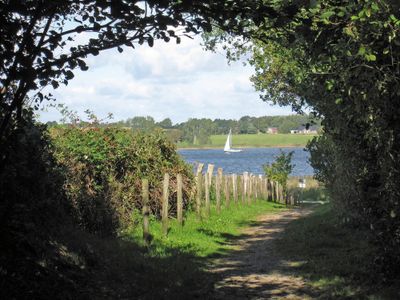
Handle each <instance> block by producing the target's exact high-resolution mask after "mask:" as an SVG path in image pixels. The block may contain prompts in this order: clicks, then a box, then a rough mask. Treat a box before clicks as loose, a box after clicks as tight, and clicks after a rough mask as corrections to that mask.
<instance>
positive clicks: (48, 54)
mask: <svg viewBox="0 0 400 300" xmlns="http://www.w3.org/2000/svg"><path fill="white" fill-rule="evenodd" d="M262 2H263V1H250V0H249V1H219V0H218V1H216V0H214V1H213V0H206V1H192V0H179V1H178V0H147V1H122V0H111V1H110V0H98V1H81V0H66V1H61V0H54V1H44V0H26V1H1V2H0V35H1V37H2V39H1V42H0V49H1V50H0V62H1V65H0V70H1V71H0V107H1V111H0V142H1V143H4V142H5V141H6V140H7V135H9V134H11V131H12V130H13V128H15V124H14V123H15V122H16V121H17V122H19V123H20V121H21V120H22V119H23V113H22V111H23V107H24V103H27V101H28V100H29V99H28V96H29V98H31V99H30V100H32V101H33V102H34V103H35V106H37V104H38V103H40V102H41V101H43V100H48V99H50V98H51V94H44V93H43V92H42V89H43V88H44V87H47V86H49V85H50V86H52V87H53V88H57V87H58V86H59V85H60V83H62V84H68V81H69V80H71V79H72V78H73V77H74V71H75V70H76V69H80V70H82V71H85V70H87V69H88V67H87V65H86V63H85V60H86V58H87V57H88V56H90V55H94V56H95V55H98V54H99V53H101V52H102V51H104V50H107V49H112V48H116V49H117V50H118V52H122V51H123V50H124V46H126V47H131V48H134V47H135V46H136V45H142V44H147V45H148V46H150V47H151V46H153V44H154V42H155V40H163V41H165V42H168V41H170V40H171V39H172V40H175V41H176V43H178V44H179V43H180V41H181V37H182V36H185V35H190V34H197V33H199V32H204V31H209V30H211V22H213V23H214V24H218V26H219V27H221V28H225V29H226V30H230V29H232V28H235V29H239V28H243V25H244V20H245V19H253V18H254V17H256V16H257V15H260V14H262V13H263V9H262V8H263V6H262V4H263V3H262ZM238 15H240V16H241V18H238V17H237V16H238ZM35 93H36V94H35ZM13 124H14V125H13ZM7 130H8V131H9V132H8V133H7Z"/></svg>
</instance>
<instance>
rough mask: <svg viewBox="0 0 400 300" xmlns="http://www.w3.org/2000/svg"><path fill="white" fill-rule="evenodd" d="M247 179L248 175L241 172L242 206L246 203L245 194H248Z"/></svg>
mask: <svg viewBox="0 0 400 300" xmlns="http://www.w3.org/2000/svg"><path fill="white" fill-rule="evenodd" d="M247 177H248V173H247V172H243V195H242V200H243V204H246V202H247V194H248V191H247V190H248V184H247Z"/></svg>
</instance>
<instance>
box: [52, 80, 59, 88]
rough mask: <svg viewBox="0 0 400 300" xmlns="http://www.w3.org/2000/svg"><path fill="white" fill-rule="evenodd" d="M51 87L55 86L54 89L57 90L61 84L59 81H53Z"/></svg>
mask: <svg viewBox="0 0 400 300" xmlns="http://www.w3.org/2000/svg"><path fill="white" fill-rule="evenodd" d="M51 85H52V86H53V88H54V89H56V88H58V87H59V86H60V84H59V83H58V82H57V81H55V80H53V81H52V82H51Z"/></svg>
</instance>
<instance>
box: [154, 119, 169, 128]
mask: <svg viewBox="0 0 400 300" xmlns="http://www.w3.org/2000/svg"><path fill="white" fill-rule="evenodd" d="M156 125H157V126H160V127H161V128H165V129H168V128H172V121H171V119H170V118H165V119H164V120H162V121H161V122H158V123H157V124H156Z"/></svg>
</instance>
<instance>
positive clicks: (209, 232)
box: [125, 201, 283, 257]
mask: <svg viewBox="0 0 400 300" xmlns="http://www.w3.org/2000/svg"><path fill="white" fill-rule="evenodd" d="M282 209H283V206H282V205H280V204H277V203H271V202H265V201H258V202H256V203H253V204H251V205H238V206H236V205H235V204H232V205H231V207H230V208H228V209H224V208H223V209H222V211H221V214H219V215H218V214H217V213H216V209H215V207H214V206H213V207H212V208H211V216H210V217H209V218H205V217H204V213H203V217H202V220H201V221H199V220H198V219H197V217H196V214H195V213H194V212H189V213H188V214H187V215H186V218H185V223H184V226H183V227H180V226H179V224H178V223H177V221H176V220H175V219H172V220H170V230H169V232H168V236H167V237H164V236H163V235H162V234H161V224H160V222H158V221H155V220H152V221H151V223H150V232H151V235H152V238H153V239H152V243H151V246H150V248H149V250H150V252H149V253H150V255H156V256H168V255H171V252H170V251H169V249H171V248H173V249H175V250H177V251H179V252H182V253H187V254H192V255H195V256H197V257H209V256H214V255H219V254H223V253H225V252H226V251H227V250H229V248H230V246H229V243H227V241H228V239H229V238H232V237H235V236H238V235H239V233H240V229H241V228H242V227H245V226H246V225H249V224H251V222H253V221H254V219H255V217H256V216H258V215H260V214H262V213H268V212H269V213H273V212H276V211H278V210H282ZM125 237H126V238H128V239H130V240H132V241H135V242H136V243H139V244H141V245H143V241H142V228H141V226H137V227H135V228H132V229H131V230H129V231H128V232H127V233H126V236H125Z"/></svg>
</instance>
